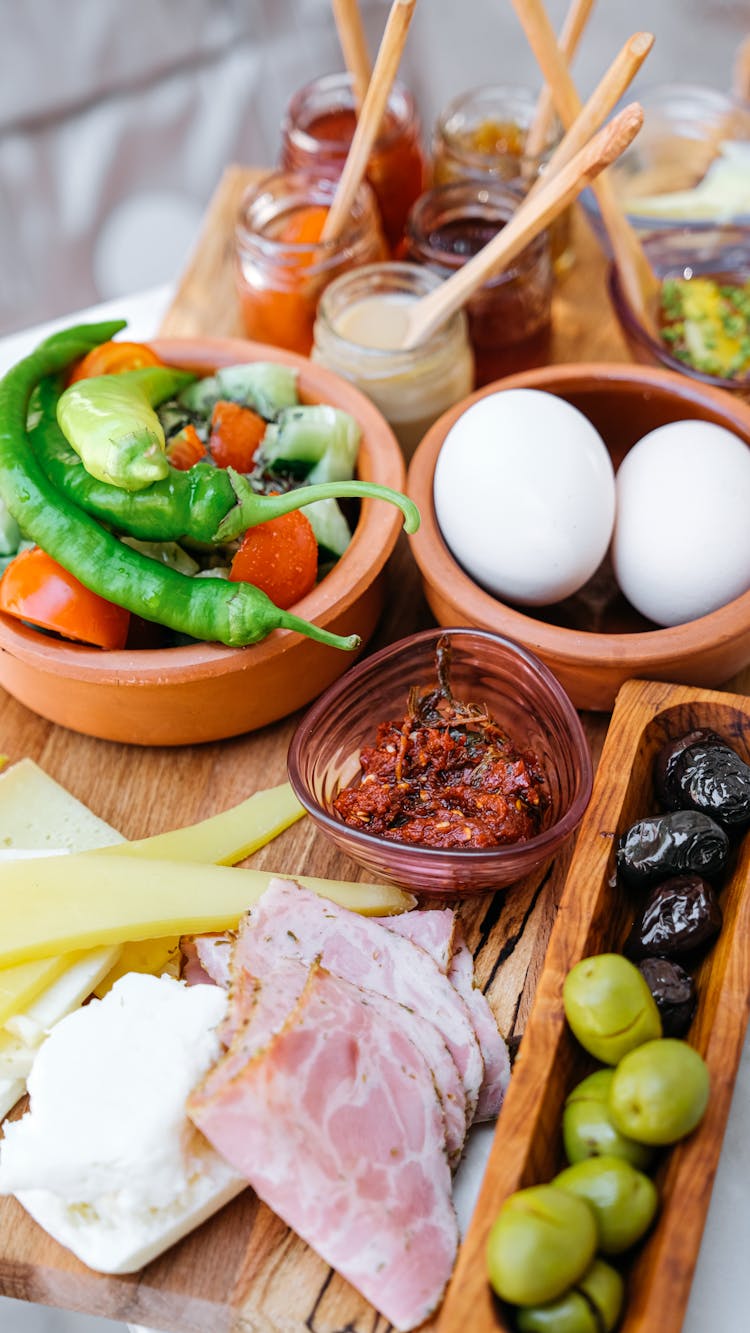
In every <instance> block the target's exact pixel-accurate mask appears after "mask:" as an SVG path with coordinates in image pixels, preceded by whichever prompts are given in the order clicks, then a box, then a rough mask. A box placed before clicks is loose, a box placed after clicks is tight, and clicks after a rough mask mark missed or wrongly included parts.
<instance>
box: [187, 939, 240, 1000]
mask: <svg viewBox="0 0 750 1333" xmlns="http://www.w3.org/2000/svg"><path fill="white" fill-rule="evenodd" d="M193 938H194V940H195V947H196V951H197V954H198V959H199V961H200V964H201V966H202V967H203V970H204V971H205V972H207V973H208V975H209V976H210V978H211V980H212V981H214V982H215V983H216V985H217V986H222V987H223V989H224V990H227V989H228V987H229V968H230V963H231V958H232V949H233V948H234V943H235V939H236V936H235V935H234V933H233V932H230V931H225V932H224V933H222V934H220V935H195V936H194V937H193Z"/></svg>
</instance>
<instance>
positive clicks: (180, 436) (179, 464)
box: [166, 425, 206, 472]
mask: <svg viewBox="0 0 750 1333" xmlns="http://www.w3.org/2000/svg"><path fill="white" fill-rule="evenodd" d="M166 453H167V458H168V459H169V461H170V463H171V464H172V467H176V468H177V469H178V471H179V472H189V471H190V468H191V467H194V466H195V464H196V463H200V461H201V459H202V458H205V457H206V449H205V446H204V444H203V441H202V440H201V437H200V435H199V434H198V432H197V430H196V429H195V426H190V425H188V426H183V428H182V430H180V431H178V432H177V434H176V435H173V436H172V437H171V439H170V440H169V441H168V442H167V450H166Z"/></svg>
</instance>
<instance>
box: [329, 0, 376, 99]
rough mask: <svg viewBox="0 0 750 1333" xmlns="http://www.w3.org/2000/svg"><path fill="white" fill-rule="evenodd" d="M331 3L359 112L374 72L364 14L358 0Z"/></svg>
mask: <svg viewBox="0 0 750 1333" xmlns="http://www.w3.org/2000/svg"><path fill="white" fill-rule="evenodd" d="M331 3H332V5H333V17H334V20H335V23H336V31H337V33H338V35H339V42H340V44H341V51H342V54H343V57H344V64H345V65H346V68H347V69H348V71H349V73H350V75H351V79H352V87H353V89H354V100H355V102H356V105H357V114H359V112H360V111H361V110H362V103H363V102H364V100H365V97H366V96H367V88H368V85H369V82H370V75H371V73H372V67H371V65H370V53H369V51H368V49H367V38H366V37H365V30H364V26H363V24H362V15H361V13H360V10H359V5H358V4H357V0H331Z"/></svg>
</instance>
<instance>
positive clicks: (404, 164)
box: [280, 73, 426, 252]
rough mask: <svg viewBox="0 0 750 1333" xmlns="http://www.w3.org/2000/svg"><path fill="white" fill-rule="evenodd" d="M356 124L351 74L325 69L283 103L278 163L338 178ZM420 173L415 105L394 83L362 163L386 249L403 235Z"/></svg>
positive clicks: (420, 187)
mask: <svg viewBox="0 0 750 1333" xmlns="http://www.w3.org/2000/svg"><path fill="white" fill-rule="evenodd" d="M356 123H357V110H356V102H355V99H354V91H353V88H352V80H351V76H350V75H349V74H343V73H342V74H326V75H324V76H323V77H322V78H319V79H314V80H313V82H312V83H308V84H306V85H305V87H304V88H301V89H300V90H299V92H297V93H295V95H294V96H293V97H292V99H291V101H290V102H289V104H288V106H287V109H286V113H285V115H284V119H283V121H282V126H281V158H280V160H281V165H282V167H283V168H284V169H285V170H286V171H310V172H313V173H314V174H315V175H319V176H324V175H325V176H332V177H334V178H337V177H338V176H340V174H341V171H342V169H343V166H344V163H345V161H346V155H347V153H348V151H349V145H350V143H351V141H352V136H353V134H354V129H355V126H356ZM425 172H426V166H425V159H424V155H423V152H422V146H421V128H420V124H419V117H418V116H417V109H416V107H415V105H414V101H413V99H412V97H411V95H410V94H409V93H408V92H407V91H406V89H405V88H403V87H402V86H401V85H400V84H399V83H395V84H394V85H393V88H392V89H391V93H390V96H389V98H388V105H387V109H386V114H385V118H384V123H383V127H382V129H381V132H380V134H379V136H378V139H377V141H376V143H375V147H374V149H373V151H372V153H371V155H370V163H369V166H368V168H367V180H368V181H369V183H370V185H371V186H372V188H373V190H374V192H375V196H376V198H377V201H378V207H379V209H380V214H381V217H382V221H383V231H384V233H385V238H386V241H387V242H388V245H389V247H390V249H391V252H394V251H395V249H396V247H397V246H398V244H399V242H400V240H401V237H402V236H403V232H404V225H405V223H406V216H407V214H408V212H409V209H410V208H411V206H412V204H413V203H414V200H415V199H416V198H418V196H419V195H420V194H421V193H422V190H423V189H424V182H425Z"/></svg>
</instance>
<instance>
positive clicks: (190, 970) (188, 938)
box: [180, 935, 216, 986]
mask: <svg viewBox="0 0 750 1333" xmlns="http://www.w3.org/2000/svg"><path fill="white" fill-rule="evenodd" d="M199 939H200V936H199V935H183V936H182V937H181V939H180V953H181V954H182V964H181V967H180V976H181V978H182V980H183V981H184V982H186V983H187V985H188V986H215V985H216V982H215V981H214V979H213V977H210V976H209V975H208V972H207V971H206V969H205V968H204V966H203V964H202V963H201V960H200V958H199V957H198V945H197V943H196V941H197V940H199Z"/></svg>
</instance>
